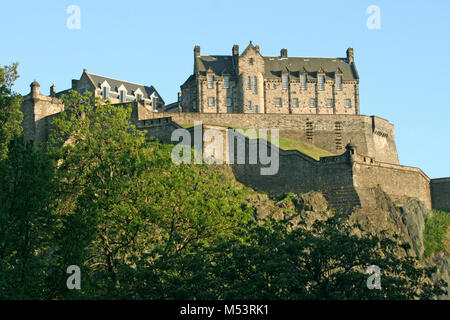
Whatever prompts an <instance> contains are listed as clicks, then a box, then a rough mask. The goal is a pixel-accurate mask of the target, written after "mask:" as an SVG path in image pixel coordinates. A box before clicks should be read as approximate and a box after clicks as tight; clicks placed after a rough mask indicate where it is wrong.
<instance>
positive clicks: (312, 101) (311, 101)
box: [309, 99, 316, 108]
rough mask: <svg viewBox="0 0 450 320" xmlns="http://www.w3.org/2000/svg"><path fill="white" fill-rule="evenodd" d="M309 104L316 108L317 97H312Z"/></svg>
mask: <svg viewBox="0 0 450 320" xmlns="http://www.w3.org/2000/svg"><path fill="white" fill-rule="evenodd" d="M309 106H310V107H311V108H315V107H316V99H310V100H309Z"/></svg>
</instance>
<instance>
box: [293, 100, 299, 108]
mask: <svg viewBox="0 0 450 320" xmlns="http://www.w3.org/2000/svg"><path fill="white" fill-rule="evenodd" d="M292 106H293V107H294V108H298V98H294V99H292Z"/></svg>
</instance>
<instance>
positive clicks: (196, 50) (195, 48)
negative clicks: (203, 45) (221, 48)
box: [194, 45, 200, 58]
mask: <svg viewBox="0 0 450 320" xmlns="http://www.w3.org/2000/svg"><path fill="white" fill-rule="evenodd" d="M197 57H200V46H199V45H196V46H195V47H194V58H197Z"/></svg>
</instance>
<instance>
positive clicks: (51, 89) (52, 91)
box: [50, 84, 56, 97]
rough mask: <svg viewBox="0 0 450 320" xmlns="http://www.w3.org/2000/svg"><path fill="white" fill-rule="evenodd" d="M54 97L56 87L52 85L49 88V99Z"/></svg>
mask: <svg viewBox="0 0 450 320" xmlns="http://www.w3.org/2000/svg"><path fill="white" fill-rule="evenodd" d="M54 96H56V86H55V85H54V84H53V85H52V86H51V87H50V97H54Z"/></svg>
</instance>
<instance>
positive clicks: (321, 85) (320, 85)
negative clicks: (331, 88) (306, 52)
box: [319, 76, 325, 90]
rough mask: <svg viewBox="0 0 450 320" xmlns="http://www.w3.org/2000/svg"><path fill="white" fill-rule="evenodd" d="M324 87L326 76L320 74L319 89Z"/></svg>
mask: <svg viewBox="0 0 450 320" xmlns="http://www.w3.org/2000/svg"><path fill="white" fill-rule="evenodd" d="M324 89H325V77H324V76H320V77H319V90H324Z"/></svg>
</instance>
